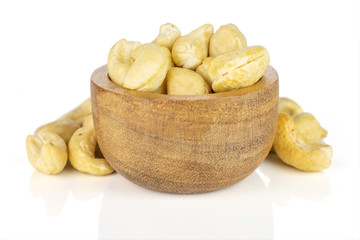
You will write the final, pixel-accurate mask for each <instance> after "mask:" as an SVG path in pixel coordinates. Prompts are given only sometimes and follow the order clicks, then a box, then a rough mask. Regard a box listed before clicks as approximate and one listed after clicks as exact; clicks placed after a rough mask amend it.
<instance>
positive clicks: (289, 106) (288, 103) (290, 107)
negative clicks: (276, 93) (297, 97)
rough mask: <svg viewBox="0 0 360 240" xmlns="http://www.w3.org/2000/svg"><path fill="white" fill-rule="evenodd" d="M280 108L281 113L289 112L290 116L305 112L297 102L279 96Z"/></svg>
mask: <svg viewBox="0 0 360 240" xmlns="http://www.w3.org/2000/svg"><path fill="white" fill-rule="evenodd" d="M278 108H279V109H278V111H279V113H287V114H289V115H290V116H294V115H295V114H299V113H302V112H303V110H302V108H301V106H300V105H299V104H298V103H297V102H295V101H294V100H291V99H290V98H286V97H281V98H279V106H278Z"/></svg>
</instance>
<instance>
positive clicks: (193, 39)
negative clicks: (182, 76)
mask: <svg viewBox="0 0 360 240" xmlns="http://www.w3.org/2000/svg"><path fill="white" fill-rule="evenodd" d="M213 32H214V28H213V26H212V25H211V24H205V25H202V26H201V27H199V28H197V29H195V30H194V31H192V32H191V33H189V34H187V35H184V36H181V37H179V38H178V39H177V40H176V41H175V43H174V45H173V47H172V58H173V60H174V63H175V64H176V65H177V66H179V67H183V68H188V69H192V70H195V69H196V67H197V66H199V65H200V64H201V62H202V60H204V59H205V58H206V57H207V56H208V49H209V40H210V37H211V35H212V34H213Z"/></svg>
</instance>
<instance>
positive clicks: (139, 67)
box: [124, 43, 171, 92]
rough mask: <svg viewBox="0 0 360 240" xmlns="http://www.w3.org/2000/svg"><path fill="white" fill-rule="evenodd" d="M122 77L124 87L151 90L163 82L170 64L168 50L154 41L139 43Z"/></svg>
mask: <svg viewBox="0 0 360 240" xmlns="http://www.w3.org/2000/svg"><path fill="white" fill-rule="evenodd" d="M131 57H134V58H135V59H134V60H135V62H134V64H133V65H132V66H131V67H130V69H129V71H128V72H127V75H126V76H125V79H124V87H125V88H129V89H136V90H138V91H147V92H152V91H155V90H157V89H158V88H159V87H160V86H161V85H162V83H163V81H164V79H165V76H166V73H167V71H168V69H169V67H170V66H171V55H170V51H169V49H168V48H166V47H162V46H159V45H157V44H155V43H147V44H144V45H141V46H140V47H139V49H138V52H137V53H136V54H135V56H131Z"/></svg>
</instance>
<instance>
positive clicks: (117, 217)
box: [30, 154, 330, 239]
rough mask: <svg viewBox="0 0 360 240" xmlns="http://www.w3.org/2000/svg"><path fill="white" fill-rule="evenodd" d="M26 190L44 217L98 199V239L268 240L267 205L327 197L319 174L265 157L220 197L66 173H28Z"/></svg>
mask: <svg viewBox="0 0 360 240" xmlns="http://www.w3.org/2000/svg"><path fill="white" fill-rule="evenodd" d="M30 190H31V193H32V195H33V196H34V197H38V196H41V197H42V198H43V199H44V201H45V210H46V213H47V214H48V215H49V216H56V215H59V214H60V213H61V211H62V210H63V209H64V207H65V206H66V201H67V199H68V197H69V192H72V195H73V196H74V197H75V199H77V200H82V201H87V200H90V199H93V198H95V197H97V196H99V195H100V194H103V199H102V202H101V207H100V215H99V223H98V237H99V238H100V239H133V238H140V239H142V238H147V237H148V236H150V235H151V236H153V238H154V239H165V238H166V239H168V238H169V235H170V236H173V238H174V239H176V238H177V239H190V238H191V239H193V238H223V239H235V238H236V239H239V238H240V239H273V238H274V216H273V215H274V214H273V203H275V204H278V205H280V206H285V205H287V204H288V203H289V202H290V201H291V198H292V197H298V198H302V199H306V200H309V201H314V202H319V201H323V200H324V197H325V196H326V195H327V194H329V193H330V184H329V181H328V179H327V176H326V174H325V173H322V172H319V173H304V172H301V171H298V170H296V169H294V168H292V167H290V166H287V165H285V164H284V163H282V162H281V161H280V160H279V159H278V158H277V156H276V155H274V154H270V155H269V156H268V157H267V159H266V160H265V162H264V163H263V164H262V165H261V166H260V167H259V168H258V169H257V170H256V171H255V172H254V173H253V174H251V175H250V176H249V177H247V178H246V179H244V180H243V181H241V182H239V183H237V184H235V185H233V186H231V187H229V188H227V189H223V190H220V191H215V192H211V193H203V194H193V195H181V194H167V193H160V192H156V191H152V190H148V189H144V188H142V187H140V186H137V185H135V184H133V183H131V182H129V181H128V180H126V179H125V178H123V177H122V176H120V175H119V174H112V175H109V176H103V177H97V176H92V175H89V174H84V173H79V172H77V171H75V170H73V169H71V168H70V167H67V169H65V171H63V172H62V173H61V174H59V175H56V176H48V175H45V174H41V173H39V172H36V171H35V172H34V173H33V174H32V176H31V184H30Z"/></svg>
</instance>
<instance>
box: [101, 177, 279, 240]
mask: <svg viewBox="0 0 360 240" xmlns="http://www.w3.org/2000/svg"><path fill="white" fill-rule="evenodd" d="M265 191H266V188H265V184H264V183H263V181H262V180H261V178H260V177H259V175H258V174H257V173H254V174H252V175H251V176H249V177H248V178H247V179H245V180H244V181H242V182H240V183H239V184H236V185H234V186H232V187H230V188H228V189H225V190H220V191H216V192H211V193H204V194H195V195H180V194H166V193H158V192H155V191H152V190H145V189H143V188H141V187H139V186H136V185H134V184H132V183H130V182H128V181H127V180H125V179H124V178H122V177H120V176H118V179H115V178H114V181H113V182H112V183H111V186H110V188H109V189H108V191H106V192H105V193H104V198H103V202H102V206H101V212H100V219H99V239H130V238H131V239H132V238H140V239H145V238H147V236H153V237H154V239H168V238H169V236H173V238H174V239H194V238H196V239H197V238H209V237H211V238H219V237H220V238H223V239H232V238H238V237H239V236H241V237H242V238H246V239H259V238H262V239H263V238H266V239H269V238H272V237H273V213H272V205H271V201H270V200H271V199H270V198H268V197H266V196H265V197H264V195H263V193H264V192H265ZM256 216H261V218H258V217H256ZM254 233H256V234H255V235H254Z"/></svg>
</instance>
